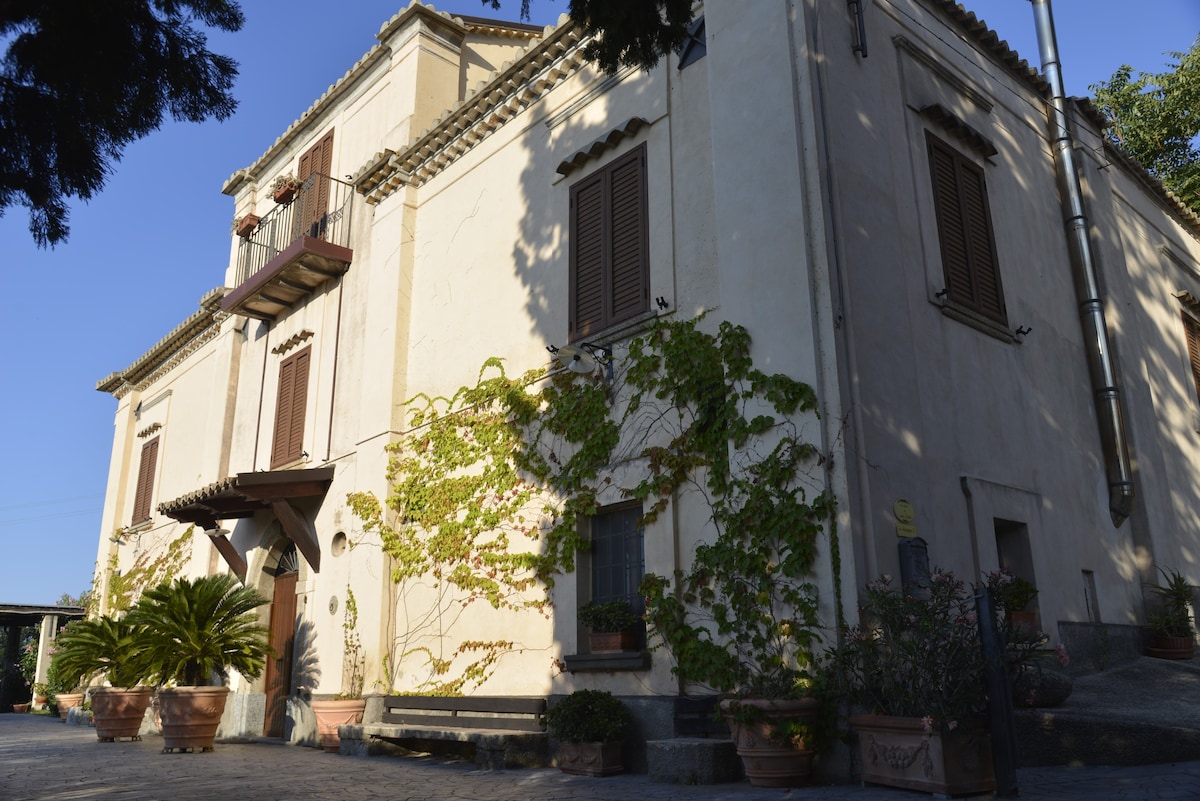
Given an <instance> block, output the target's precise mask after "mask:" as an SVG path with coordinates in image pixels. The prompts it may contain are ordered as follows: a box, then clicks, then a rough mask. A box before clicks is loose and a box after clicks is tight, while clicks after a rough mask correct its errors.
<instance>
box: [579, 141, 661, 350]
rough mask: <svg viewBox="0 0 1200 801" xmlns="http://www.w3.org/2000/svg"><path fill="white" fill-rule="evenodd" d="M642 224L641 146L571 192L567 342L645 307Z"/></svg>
mask: <svg viewBox="0 0 1200 801" xmlns="http://www.w3.org/2000/svg"><path fill="white" fill-rule="evenodd" d="M646 220H647V212H646V146H645V145H644V144H643V145H642V146H640V147H638V148H637V149H636V150H633V151H631V152H630V153H628V154H626V155H624V156H622V157H621V158H619V159H617V160H616V161H613V162H612V163H611V164H609V165H607V166H606V167H604V168H602V169H600V170H597V171H596V172H595V173H593V174H592V175H589V176H588V177H587V178H584V179H583V180H582V181H579V182H578V183H576V184H575V185H574V186H572V187H571V220H570V226H571V230H570V295H571V298H570V312H569V314H570V322H569V338H570V339H571V340H572V341H574V340H578V339H583V338H585V337H587V336H590V335H592V334H595V333H597V332H599V331H602V330H604V329H605V328H607V327H609V326H610V325H613V324H615V323H619V322H621V321H622V320H626V319H628V318H630V317H634V316H636V315H637V314H640V313H641V312H644V311H646V310H647V309H649V308H650V270H649V261H650V258H649V250H650V248H649V241H648V236H647V222H646Z"/></svg>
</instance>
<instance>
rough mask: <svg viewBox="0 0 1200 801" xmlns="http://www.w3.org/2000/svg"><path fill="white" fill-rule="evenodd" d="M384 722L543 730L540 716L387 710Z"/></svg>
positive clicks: (443, 726) (417, 725) (420, 725)
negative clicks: (423, 713)
mask: <svg viewBox="0 0 1200 801" xmlns="http://www.w3.org/2000/svg"><path fill="white" fill-rule="evenodd" d="M383 722H384V723H388V724H392V725H397V726H414V727H418V728H426V729H503V730H505V731H528V732H542V731H545V727H544V726H543V724H542V721H541V719H540V718H492V717H476V716H473V715H421V714H416V713H409V712H403V713H396V712H385V713H384V715H383Z"/></svg>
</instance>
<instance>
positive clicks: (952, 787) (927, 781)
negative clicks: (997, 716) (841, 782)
mask: <svg viewBox="0 0 1200 801" xmlns="http://www.w3.org/2000/svg"><path fill="white" fill-rule="evenodd" d="M850 725H851V726H853V727H854V728H855V729H856V730H857V731H858V743H859V747H860V748H861V749H862V778H863V781H866V782H873V783H875V784H887V785H890V786H892V787H906V788H908V789H910V790H924V791H925V792H930V793H939V794H942V795H947V796H949V795H961V794H965V793H984V792H988V791H991V790H995V789H996V774H995V772H994V771H993V768H992V740H991V736H990V735H989V734H988V733H987V732H986V730H984V729H982V728H980V727H978V726H971V725H967V724H963V725H960V726H959V727H958V728H956V729H955V730H953V731H938V730H937V729H935V730H934V731H933V732H926V731H925V727H924V726H923V725H922V724H921V719H920V718H901V717H892V716H889V715H856V716H854V717H851V718H850Z"/></svg>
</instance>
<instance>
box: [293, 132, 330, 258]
mask: <svg viewBox="0 0 1200 801" xmlns="http://www.w3.org/2000/svg"><path fill="white" fill-rule="evenodd" d="M332 174H333V131H332V130H331V131H329V132H328V133H326V134H325V135H324V136H322V137H321V140H320V141H319V142H317V143H316V144H315V145H313V146H312V147H311V148H309V149H308V150H307V151H305V152H304V154H303V155H302V156H300V163H299V164H298V165H297V171H296V176H297V179H298V180H299V181H300V184H301V186H303V185H304V182H305V181H307V180H308V179H309V178H310V177H312V176H314V175H315V176H316V177H315V178H313V185H312V186H311V187H309V188H308V189H307V190H306V191H304V192H303V193H302V194H301V195H300V208H299V209H298V210H297V211H296V223H297V224H298V226H299V228H298V231H299V233H302V234H307V235H308V236H315V237H317V238H318V239H324V238H325V233H326V229H327V227H328V215H329V176H330V175H332Z"/></svg>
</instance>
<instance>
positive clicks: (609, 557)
mask: <svg viewBox="0 0 1200 801" xmlns="http://www.w3.org/2000/svg"><path fill="white" fill-rule="evenodd" d="M641 516H642V507H641V506H640V505H634V506H622V507H616V508H612V509H604V510H601V511H599V512H597V513H596V514H595V516H593V517H592V518H591V538H590V539H591V543H592V549H591V554H590V556H591V566H592V569H591V574H592V597H591V600H593V601H597V602H601V603H603V602H604V601H615V600H627V601H629V603H630V605H631V606H632V607H633V610H634V611H635V612H637V613H638V614H641V613H642V612H643V611H644V609H645V602H644V601H643V599H642V595H641V593H640V592H639V591H638V587H639V586H640V585H641V583H642V576H643V575H644V573H645V558H644V556H643V549H642V527H641V525H639V523H638V521H639V519H640V518H641Z"/></svg>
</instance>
